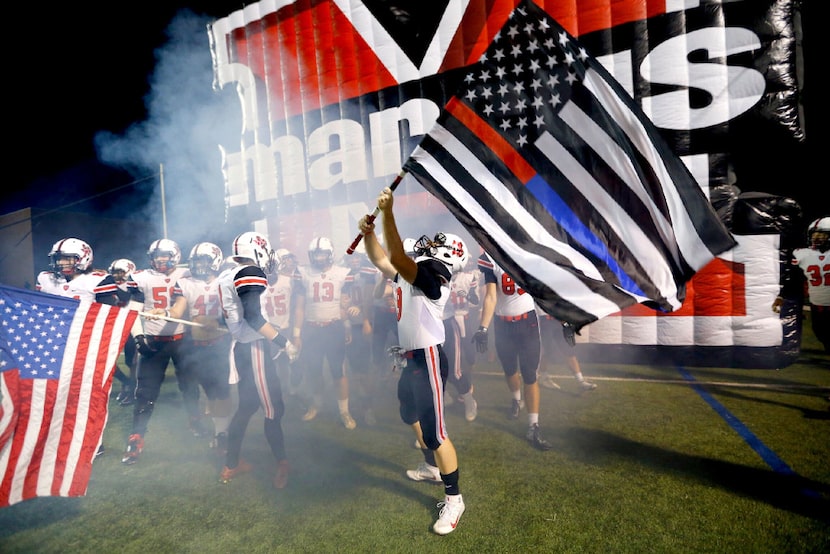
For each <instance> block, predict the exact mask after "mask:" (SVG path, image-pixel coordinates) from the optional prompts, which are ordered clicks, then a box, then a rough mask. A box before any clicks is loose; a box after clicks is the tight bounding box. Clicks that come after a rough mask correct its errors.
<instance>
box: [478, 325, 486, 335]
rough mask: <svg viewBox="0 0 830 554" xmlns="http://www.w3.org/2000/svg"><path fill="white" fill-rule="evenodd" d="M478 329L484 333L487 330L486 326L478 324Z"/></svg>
mask: <svg viewBox="0 0 830 554" xmlns="http://www.w3.org/2000/svg"><path fill="white" fill-rule="evenodd" d="M478 330H479V331H482V332H484V333H486V332H487V327H485V326H484V325H479V326H478Z"/></svg>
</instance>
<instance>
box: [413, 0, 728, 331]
mask: <svg viewBox="0 0 830 554" xmlns="http://www.w3.org/2000/svg"><path fill="white" fill-rule="evenodd" d="M404 169H405V170H406V171H407V172H409V173H411V174H412V175H413V176H415V178H416V179H417V180H418V181H419V182H420V183H421V184H422V185H423V186H424V187H425V188H426V189H427V190H428V191H430V192H431V193H432V194H433V195H435V196H436V197H438V198H439V199H440V200H441V201H442V202H443V203H444V204H445V205H446V206H447V207H448V208H449V210H450V211H451V212H452V213H453V215H454V216H455V217H456V218H457V219H458V220H459V221H460V222H461V223H462V224H463V225H464V226H465V227H466V228H467V230H468V231H470V233H471V235H472V236H473V238H474V239H475V240H476V241H477V242H478V243H479V244H480V245H481V246H482V247H483V248H484V249H485V250H486V251H487V252H488V253H489V254H490V255H491V256H492V257H493V259H494V260H495V261H496V262H497V263H498V264H499V265H500V266H501V267H502V268H503V269H504V270H505V271H506V272H507V273H508V274H510V275H511V277H513V279H515V280H516V281H517V282H518V283H519V284H520V285H521V286H522V288H524V289H525V290H526V291H527V292H529V293H530V294H531V295H533V296H534V297H535V298H536V300H537V302H538V303H539V305H540V306H541V307H542V308H543V309H544V310H545V312H547V313H549V314H551V315H553V316H554V317H556V318H557V319H560V320H562V321H567V322H569V323H571V324H572V325H574V326H575V327H576V328H577V329H579V328H581V327H582V326H583V325H585V324H587V323H590V322H592V321H595V320H597V319H600V318H602V317H604V316H606V315H609V314H612V313H615V312H618V311H619V310H620V309H622V308H624V307H626V306H629V305H631V304H635V303H643V304H646V305H648V306H651V307H653V308H655V309H659V310H662V311H674V310H676V309H678V308H679V307H680V305H681V303H682V301H683V299H684V297H685V283H686V282H687V281H688V280H689V279H691V277H692V276H693V275H694V273H695V272H697V271H698V270H699V269H700V268H702V267H703V266H705V265H706V264H707V263H709V262H710V261H711V260H712V259H713V258H714V257H715V256H716V255H717V254H720V253H722V252H725V251H726V250H729V249H730V248H732V247H733V246H734V245H735V244H736V243H735V241H734V239H733V238H732V236H731V235H730V234H729V232H728V231H727V229H726V228H725V227H724V225H723V224H722V223H721V221H720V220H719V219H718V216H717V214H716V213H715V211H714V209H713V208H712V206H711V204H710V203H709V201H708V200H707V198H706V196H705V195H704V194H703V192H702V191H701V189H700V187H699V185H698V184H697V182H696V181H695V180H694V178H693V177H692V175H691V173H690V172H689V171H688V169H687V168H686V167H685V166H684V165H683V162H682V161H681V160H680V159H679V158H678V157H677V156H676V155H675V154H674V153H673V152H672V151H671V149H670V148H669V147H668V145H667V144H666V143H665V141H664V140H663V139H662V138H661V137H660V135H659V133H658V131H657V129H656V127H655V126H654V125H653V124H652V123H651V122H650V121H649V119H648V118H647V117H646V116H645V115H644V113H643V112H642V110H641V109H640V108H639V106H637V104H636V103H635V102H634V100H633V99H632V98H631V97H630V96H629V95H628V94H627V93H626V92H625V91H624V90H623V89H622V87H620V86H619V84H618V83H616V82H615V81H614V79H613V78H612V77H611V76H610V75H609V73H608V72H607V71H606V70H605V69H604V68H603V67H602V66H601V65H600V63H599V62H597V61H596V60H595V59H593V58H592V57H591V56H590V55H589V54H588V53H587V52H586V51H585V49H584V48H582V47H581V46H580V45H579V44H578V43H577V42H576V40H575V39H574V38H573V37H571V36H570V35H569V34H568V33H567V32H566V31H565V30H564V29H563V28H562V27H561V26H560V25H559V24H558V23H556V21H554V20H553V19H552V18H550V16H548V15H547V14H546V13H545V12H544V11H543V10H541V9H540V8H539V7H538V6H536V5H535V4H533V3H532V2H529V1H523V2H521V3H520V4H519V5H518V7H517V8H516V9H515V10H514V11H513V13H512V14H511V15H510V17H509V19H508V20H507V22H506V23H505V25H504V27H503V28H502V29H501V31H500V32H499V33H498V34H497V35H496V36H495V38H494V39H493V41H492V43H491V44H490V45H489V47H488V48H487V50H486V52H485V53H484V55H483V56H482V58H481V60H480V61H479V63H477V64H475V65H473V66H470V69H469V71H468V72H467V74H466V78H465V79H464V82H463V86H462V87H461V89H460V91H459V92H458V93H456V95H455V96H454V97H453V98H452V99H451V100H450V101H449V102H448V103H447V105H446V106H445V107H444V109H443V110H442V111H441V114H440V115H439V117H438V120H437V122H436V125H435V126H434V127H433V129H431V130H430V132H429V133H428V134H427V135H426V136H425V137H424V139H423V140H422V141H421V143H420V145H419V146H418V147H417V148H416V149H415V151H414V152H413V154H412V155H411V157H410V158H409V159H408V160H407V162H406V163H405V164H404Z"/></svg>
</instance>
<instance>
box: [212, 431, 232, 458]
mask: <svg viewBox="0 0 830 554" xmlns="http://www.w3.org/2000/svg"><path fill="white" fill-rule="evenodd" d="M210 447H211V448H213V450H214V451H215V452H216V454H217V455H219V456H224V455H225V454H227V452H228V434H227V433H216V436H215V437H213V440H212V441H210Z"/></svg>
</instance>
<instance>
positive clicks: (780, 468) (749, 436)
mask: <svg viewBox="0 0 830 554" xmlns="http://www.w3.org/2000/svg"><path fill="white" fill-rule="evenodd" d="M676 368H677V371H678V372H679V373H680V375H681V376H682V377H683V378H684V379H685V380H686V381H689V382H691V383H695V382H696V379H695V378H694V377H693V376H692V375H691V374H690V373H689V372H688V371H686V370H685V369H684V368H682V367H680V366H676ZM692 388H693V389H694V390H695V391H697V393H698V394H699V395H700V397H701V398H703V400H705V401H706V403H707V404H709V406H711V407H712V409H714V410H715V412H716V413H717V414H718V415H719V416H721V417H722V418H723V419H724V421H726V423H727V424H729V426H730V427H731V428H732V429H734V430H735V432H736V433H738V436H739V437H741V438H742V439H743V440H744V441H745V442H746V443H747V444H748V445H749V446H750V448H752V450H754V451H755V452H756V453H757V454H758V455H759V456H760V457H761V459H762V460H764V462H765V463H766V464H767V465H768V466H769V467H770V468H772V470H773V471H775V472H776V473H780V474H781V475H793V476H797V475H798V474H797V473H796V472H795V471H793V470H792V468H791V467H790V466H788V465H787V464H786V462H784V460H782V459H781V458H779V457H778V455H776V454H775V452H773V451H772V450H770V449H769V448H768V447H767V445H765V444H764V443H763V442H761V439H759V438H758V437H757V436H755V433H753V432H752V431H750V430H749V428H748V427H747V426H746V425H744V424H743V422H741V420H739V419H738V418H737V417H735V416H734V415H732V413H731V412H730V411H729V410H727V409H726V408H725V407H724V405H723V404H721V403H720V402H718V401H717V400H715V398H714V397H713V396H712V395H711V394H709V393H708V392H706V391H705V390H704V389H703V387H702V386H700V385H697V384H693V385H692ZM801 492H802V494H804V495H805V496H809V497H812V498H820V497H821V495H820V494H819V493H818V492H816V491H813V490H810V489H802V491H801Z"/></svg>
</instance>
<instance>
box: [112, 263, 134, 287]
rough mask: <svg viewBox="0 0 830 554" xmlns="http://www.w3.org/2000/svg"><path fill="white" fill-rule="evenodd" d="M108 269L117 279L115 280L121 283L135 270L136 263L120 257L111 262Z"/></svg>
mask: <svg viewBox="0 0 830 554" xmlns="http://www.w3.org/2000/svg"><path fill="white" fill-rule="evenodd" d="M107 271H108V272H109V274H110V275H112V277H113V279H115V282H116V283H118V284H119V285H120V284H121V283H123V282H124V281H126V280H127V277H129V276H130V275H131V274H132V272H133V271H135V264H134V263H133V261H132V260H128V259H127V258H119V259H117V260H115V261H113V262H112V263H111V264H110V267H109V269H108V270H107Z"/></svg>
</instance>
